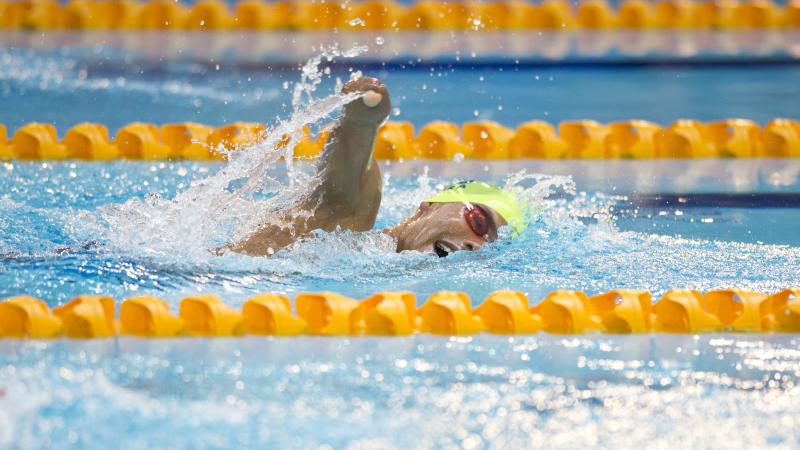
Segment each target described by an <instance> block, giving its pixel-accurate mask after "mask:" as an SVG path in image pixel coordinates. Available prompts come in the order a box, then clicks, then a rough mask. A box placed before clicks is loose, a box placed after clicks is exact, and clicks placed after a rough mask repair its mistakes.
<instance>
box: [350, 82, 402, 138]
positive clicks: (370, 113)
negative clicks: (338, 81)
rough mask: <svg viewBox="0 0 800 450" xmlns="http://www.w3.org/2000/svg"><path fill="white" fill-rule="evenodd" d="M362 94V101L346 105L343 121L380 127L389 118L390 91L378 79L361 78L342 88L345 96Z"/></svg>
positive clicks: (390, 105) (390, 106)
mask: <svg viewBox="0 0 800 450" xmlns="http://www.w3.org/2000/svg"><path fill="white" fill-rule="evenodd" d="M353 92H362V93H363V95H362V96H361V97H360V99H358V100H355V101H352V102H350V103H348V104H347V105H345V107H344V114H342V120H345V121H348V122H359V123H363V124H364V125H372V126H376V125H380V124H381V123H383V121H384V120H386V118H387V117H389V111H390V110H391V108H392V103H391V101H390V100H389V91H387V90H386V86H384V85H383V83H381V82H380V80H378V79H377V78H370V77H361V78H357V79H355V80H351V81H349V82H348V83H347V84H345V85H344V87H343V88H342V93H343V94H349V93H353Z"/></svg>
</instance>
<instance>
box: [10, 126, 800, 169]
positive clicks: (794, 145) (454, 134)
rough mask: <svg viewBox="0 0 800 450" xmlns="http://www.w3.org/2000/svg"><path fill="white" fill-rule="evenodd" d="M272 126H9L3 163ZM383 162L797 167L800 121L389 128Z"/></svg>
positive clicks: (163, 149) (210, 141)
mask: <svg viewBox="0 0 800 450" xmlns="http://www.w3.org/2000/svg"><path fill="white" fill-rule="evenodd" d="M267 132H268V130H267V128H266V126H265V125H264V124H261V123H253V122H235V123H230V124H227V125H224V126H221V127H216V128H215V127H211V126H209V125H203V124H198V123H193V122H185V123H172V124H165V125H162V126H160V127H159V126H156V125H154V124H149V123H142V122H135V123H131V124H128V125H125V126H124V127H122V128H120V129H119V130H118V131H117V133H116V136H115V138H114V139H113V140H111V139H110V137H109V132H108V128H107V127H106V126H104V125H102V124H97V123H82V124H79V125H76V126H74V127H72V128H70V129H69V130H67V132H66V134H65V135H64V137H63V139H59V138H58V133H57V131H56V128H55V127H54V126H53V125H52V124H45V123H29V124H26V125H24V126H22V127H20V128H19V129H17V130H15V131H14V133H13V135H12V136H11V138H9V137H8V132H7V130H6V128H5V126H3V125H2V124H0V160H23V161H24V160H28V161H41V160H66V159H70V160H73V159H75V160H87V161H109V160H118V159H130V160H191V161H224V160H226V159H227V158H228V155H229V154H230V153H231V152H235V151H236V149H239V148H243V147H248V146H251V145H254V144H256V143H258V142H259V141H261V140H263V139H264V138H265V137H266V135H267ZM327 137H328V131H327V130H325V129H323V130H321V131H320V132H319V133H317V134H316V136H314V135H312V133H311V132H310V131H309V130H308V129H304V133H303V136H302V137H301V139H300V140H299V142H298V143H297V145H296V146H295V148H294V149H293V154H294V156H295V157H296V158H314V157H316V156H317V155H318V154H319V153H320V152H321V151H322V148H323V145H324V143H325V140H326V139H327ZM375 157H376V158H377V159H380V160H410V159H433V160H455V161H459V160H462V159H485V160H508V159H521V158H531V159H652V158H764V157H766V158H797V157H800V121H798V120H793V119H773V120H771V121H769V122H768V123H767V124H766V125H765V126H763V127H762V126H759V125H758V124H756V123H755V122H753V121H751V120H746V119H726V120H720V121H715V122H708V123H704V122H699V121H696V120H685V119H682V120H678V121H676V122H674V123H672V124H670V125H669V126H667V127H661V126H660V125H658V124H655V123H652V122H648V121H644V120H627V121H622V122H614V123H610V124H601V123H598V122H596V121H593V120H576V121H566V122H561V123H560V124H558V126H557V127H556V126H553V125H552V124H550V123H548V122H543V121H539V120H533V121H529V122H525V123H523V124H522V125H520V126H519V127H517V128H516V130H513V129H511V128H508V127H505V126H503V125H501V124H499V123H497V122H493V121H475V122H466V123H464V124H462V126H461V127H459V126H458V125H456V124H454V123H452V122H445V121H434V122H431V123H429V124H427V125H425V126H424V127H422V129H420V130H419V133H416V134H415V130H414V126H413V125H412V124H411V123H409V122H387V123H386V124H384V125H383V126H382V127H381V129H380V131H379V133H378V138H377V140H376V143H375Z"/></svg>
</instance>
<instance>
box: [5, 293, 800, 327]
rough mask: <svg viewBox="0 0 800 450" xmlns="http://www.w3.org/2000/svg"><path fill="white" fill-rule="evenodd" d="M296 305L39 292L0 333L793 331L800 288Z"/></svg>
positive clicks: (10, 304) (14, 310) (318, 296)
mask: <svg viewBox="0 0 800 450" xmlns="http://www.w3.org/2000/svg"><path fill="white" fill-rule="evenodd" d="M295 305H296V315H294V314H292V307H291V302H290V300H289V298H288V297H286V296H284V295H280V294H259V295H256V296H255V297H252V298H250V299H249V300H247V301H246V302H245V303H244V305H243V306H242V308H241V311H238V310H235V309H233V308H231V307H229V306H228V305H226V304H225V303H223V302H222V300H220V299H219V298H218V297H216V296H214V295H196V296H192V297H186V298H184V299H183V300H182V301H181V303H180V308H179V313H178V315H174V314H173V313H172V312H170V309H169V306H168V305H167V303H166V302H165V301H164V300H161V299H159V298H156V297H150V296H139V297H131V298H128V299H126V300H125V301H123V302H122V306H121V308H120V313H119V319H118V320H117V319H116V317H115V311H114V309H115V308H114V307H115V304H114V300H113V299H111V298H110V297H105V296H80V297H76V298H74V299H73V300H71V301H70V302H69V303H67V304H66V305H63V306H59V307H57V308H54V309H52V310H50V309H48V307H47V305H46V304H45V302H43V301H42V300H40V299H37V298H34V297H28V296H18V297H11V298H7V299H5V300H3V301H2V302H0V337H5V338H55V337H59V336H66V337H69V338H81V339H85V338H107V337H113V336H116V335H118V334H122V335H132V336H140V337H162V338H163V337H178V336H206V337H211V336H241V335H273V336H296V335H302V334H305V335H317V336H362V335H377V336H401V335H411V334H415V333H430V334H437V335H472V334H476V333H481V332H488V333H494V334H532V333H538V332H547V333H552V334H586V333H614V334H627V333H650V332H658V333H709V332H748V333H763V332H779V333H781V332H782V333H798V332H800V287H798V288H791V289H786V290H783V291H780V292H777V293H774V294H771V295H768V294H762V293H758V292H752V291H748V290H744V289H724V290H716V291H710V292H706V293H705V294H701V293H700V292H698V291H693V290H688V289H674V290H671V291H669V292H667V293H666V294H664V295H663V296H662V297H661V299H659V300H658V301H657V302H655V303H653V300H652V298H651V296H650V294H649V293H648V292H646V291H636V290H624V289H620V290H614V291H610V292H606V293H603V294H599V295H595V296H593V297H589V296H587V295H586V294H584V293H583V292H579V291H568V290H559V291H555V292H552V293H550V294H549V295H548V296H547V297H545V298H544V299H543V300H542V301H541V302H539V303H538V304H536V305H535V306H534V307H530V306H529V302H528V297H527V296H526V295H525V294H524V293H521V292H515V291H497V292H494V293H492V294H491V295H489V296H488V297H487V298H486V299H485V300H484V301H483V303H481V304H480V305H479V306H478V307H477V308H474V309H473V308H472V305H471V303H470V299H469V297H468V296H467V294H465V293H463V292H451V291H441V292H437V293H435V294H433V295H432V296H431V297H430V298H428V299H427V301H426V302H425V303H424V304H423V305H422V306H421V307H419V308H417V302H416V299H415V297H414V294H412V293H410V292H380V293H377V294H375V295H373V296H371V297H369V298H367V299H364V300H362V301H358V300H355V299H352V298H349V297H345V296H343V295H339V294H334V293H329V292H320V293H308V294H299V295H298V296H297V297H296V299H295Z"/></svg>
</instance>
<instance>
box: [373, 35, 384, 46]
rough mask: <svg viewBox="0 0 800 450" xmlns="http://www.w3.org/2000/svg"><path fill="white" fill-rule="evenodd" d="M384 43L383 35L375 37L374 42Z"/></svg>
mask: <svg viewBox="0 0 800 450" xmlns="http://www.w3.org/2000/svg"><path fill="white" fill-rule="evenodd" d="M384 43H386V40H385V39H383V36H378V37H376V38H375V44H377V45H383V44H384Z"/></svg>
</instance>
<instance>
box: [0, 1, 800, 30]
mask: <svg viewBox="0 0 800 450" xmlns="http://www.w3.org/2000/svg"><path fill="white" fill-rule="evenodd" d="M0 28H7V29H34V30H52V29H74V30H109V29H112V30H218V31H219V30H222V31H224V30H231V29H237V30H298V31H309V30H334V29H335V30H343V31H359V30H387V31H389V30H391V31H394V30H411V31H414V30H475V31H483V30H489V31H491V30H526V29H527V30H531V29H534V30H564V29H576V28H577V29H589V30H601V29H748V28H749V29H767V28H800V1H798V0H790V1H788V2H787V3H786V5H785V6H783V7H782V6H778V5H776V4H775V3H773V2H772V1H770V0H746V1H742V2H739V1H735V0H710V1H704V2H694V1H686V0H659V1H656V2H654V3H651V2H648V1H646V0H622V1H621V2H620V4H619V7H618V8H616V9H614V8H612V7H611V6H610V5H609V3H608V2H607V1H605V0H581V1H580V2H578V3H577V5H573V4H571V2H569V1H567V0H544V1H542V2H541V3H533V2H529V1H524V0H507V1H496V2H480V1H463V2H461V1H456V2H444V3H443V2H438V1H435V0H418V1H416V2H414V3H412V4H409V5H406V4H403V3H398V2H394V1H391V0H372V1H363V2H358V3H356V2H342V3H340V2H336V1H324V0H323V1H319V2H312V1H277V2H267V1H262V0H241V1H239V2H237V3H236V5H235V6H234V9H233V10H231V9H230V8H229V6H228V4H227V3H226V2H225V1H223V0H200V1H197V2H195V3H194V4H193V5H184V4H182V3H180V2H175V1H173V0H150V1H148V2H139V1H134V0H116V1H99V0H70V1H69V2H67V3H66V4H65V5H61V3H60V2H59V1H58V0H14V1H7V2H2V3H0Z"/></svg>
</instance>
